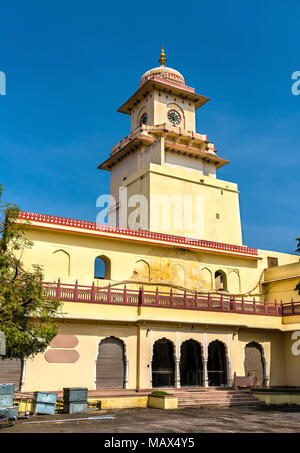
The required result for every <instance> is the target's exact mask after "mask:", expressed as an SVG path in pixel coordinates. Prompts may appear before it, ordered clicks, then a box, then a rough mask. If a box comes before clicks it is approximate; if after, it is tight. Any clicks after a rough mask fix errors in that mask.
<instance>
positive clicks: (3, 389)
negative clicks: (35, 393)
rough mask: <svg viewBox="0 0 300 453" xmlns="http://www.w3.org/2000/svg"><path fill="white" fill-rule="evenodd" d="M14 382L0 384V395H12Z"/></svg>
mask: <svg viewBox="0 0 300 453" xmlns="http://www.w3.org/2000/svg"><path fill="white" fill-rule="evenodd" d="M14 393H15V384H0V395H14Z"/></svg>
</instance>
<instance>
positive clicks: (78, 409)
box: [64, 402, 88, 414]
mask: <svg viewBox="0 0 300 453" xmlns="http://www.w3.org/2000/svg"><path fill="white" fill-rule="evenodd" d="M87 411H88V403H82V402H72V403H64V412H65V413H66V414H84V413H85V412H87Z"/></svg>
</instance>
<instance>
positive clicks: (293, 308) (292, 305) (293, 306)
mask: <svg viewBox="0 0 300 453" xmlns="http://www.w3.org/2000/svg"><path fill="white" fill-rule="evenodd" d="M291 307H292V313H293V315H294V314H295V305H294V300H293V299H291Z"/></svg>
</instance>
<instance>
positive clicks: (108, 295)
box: [107, 283, 111, 304]
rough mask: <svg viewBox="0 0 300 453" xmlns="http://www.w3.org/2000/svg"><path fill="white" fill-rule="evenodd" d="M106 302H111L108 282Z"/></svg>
mask: <svg viewBox="0 0 300 453" xmlns="http://www.w3.org/2000/svg"><path fill="white" fill-rule="evenodd" d="M107 303H108V304H110V303H111V286H110V283H109V284H108V289H107Z"/></svg>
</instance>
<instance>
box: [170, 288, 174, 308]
mask: <svg viewBox="0 0 300 453" xmlns="http://www.w3.org/2000/svg"><path fill="white" fill-rule="evenodd" d="M169 301H170V307H173V303H174V299H173V290H172V288H171V289H170V298H169Z"/></svg>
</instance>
